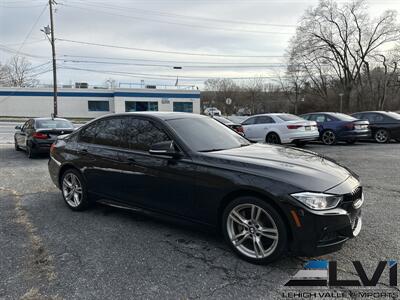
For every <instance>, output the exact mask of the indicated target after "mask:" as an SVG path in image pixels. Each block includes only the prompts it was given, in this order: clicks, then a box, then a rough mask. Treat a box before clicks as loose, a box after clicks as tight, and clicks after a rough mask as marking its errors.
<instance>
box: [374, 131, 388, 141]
mask: <svg viewBox="0 0 400 300" xmlns="http://www.w3.org/2000/svg"><path fill="white" fill-rule="evenodd" d="M374 138H375V141H377V142H378V143H380V144H384V143H387V142H389V140H390V134H389V132H388V131H387V130H386V129H378V130H377V131H376V132H375V135H374Z"/></svg>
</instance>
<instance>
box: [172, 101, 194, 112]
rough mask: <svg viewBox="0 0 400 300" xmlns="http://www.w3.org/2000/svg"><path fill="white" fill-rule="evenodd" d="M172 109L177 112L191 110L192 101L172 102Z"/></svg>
mask: <svg viewBox="0 0 400 300" xmlns="http://www.w3.org/2000/svg"><path fill="white" fill-rule="evenodd" d="M174 111H178V112H189V113H192V112H193V103H192V102H174Z"/></svg>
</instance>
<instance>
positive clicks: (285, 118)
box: [276, 114, 304, 121]
mask: <svg viewBox="0 0 400 300" xmlns="http://www.w3.org/2000/svg"><path fill="white" fill-rule="evenodd" d="M276 116H277V117H278V118H279V119H281V120H283V121H304V119H303V118H300V117H298V116H295V115H291V114H282V115H276Z"/></svg>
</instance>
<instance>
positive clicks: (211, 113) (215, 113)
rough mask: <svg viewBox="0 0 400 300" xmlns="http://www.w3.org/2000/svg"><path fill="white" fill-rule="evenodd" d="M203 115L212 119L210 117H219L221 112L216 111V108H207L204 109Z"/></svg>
mask: <svg viewBox="0 0 400 300" xmlns="http://www.w3.org/2000/svg"><path fill="white" fill-rule="evenodd" d="M204 114H205V115H206V116H210V117H212V116H219V117H220V116H221V114H222V113H221V111H220V110H219V109H218V108H216V107H208V108H206V109H205V110H204Z"/></svg>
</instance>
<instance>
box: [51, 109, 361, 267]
mask: <svg viewBox="0 0 400 300" xmlns="http://www.w3.org/2000/svg"><path fill="white" fill-rule="evenodd" d="M48 164H49V172H50V176H51V178H52V180H53V182H54V184H55V185H56V186H57V187H58V188H60V190H61V194H62V196H63V198H64V201H65V203H66V205H67V206H68V207H69V208H71V209H72V210H75V211H79V210H84V209H86V208H88V206H90V204H92V203H93V201H99V202H102V203H104V204H108V205H111V206H117V207H120V208H126V209H132V208H133V209H135V210H137V211H142V212H147V213H149V214H153V215H154V216H163V218H167V219H169V220H171V219H173V220H179V224H181V225H182V224H185V223H186V224H187V223H188V222H189V223H190V222H191V223H195V224H198V225H202V226H205V227H206V228H208V229H209V230H214V231H218V232H222V234H223V236H224V237H225V239H226V242H227V243H228V245H229V246H230V247H231V248H232V250H233V251H235V252H236V253H237V254H238V255H239V256H240V257H242V258H243V259H245V260H248V261H250V262H253V263H258V264H260V263H269V262H272V261H274V260H276V259H278V258H279V257H281V256H282V255H284V254H285V253H288V252H289V253H291V254H292V255H293V254H295V255H302V256H311V255H322V254H324V253H328V252H333V251H337V250H339V249H340V248H341V247H342V245H343V244H344V243H345V242H346V241H347V240H348V239H349V238H353V237H356V236H357V235H358V234H359V233H360V230H361V227H362V216H361V207H362V205H363V201H364V197H363V190H362V186H361V184H360V181H359V179H358V176H357V175H356V174H354V173H353V172H352V171H350V170H348V169H347V168H345V167H342V166H339V165H337V164H336V163H334V162H333V161H331V160H329V159H327V158H323V157H321V156H318V155H316V154H313V153H310V152H308V151H302V150H300V149H294V148H291V147H280V146H275V145H265V144H251V143H250V142H248V141H247V140H246V139H245V138H243V137H242V136H240V135H239V134H237V133H235V132H234V131H233V130H230V129H229V128H227V127H226V126H224V125H222V124H221V123H219V122H217V121H215V120H213V119H212V118H209V117H206V116H201V115H197V114H188V113H173V112H170V113H166V112H164V113H161V112H145V113H124V114H113V115H108V116H105V117H101V118H99V119H97V120H94V121H92V122H90V123H88V124H86V125H84V126H83V127H81V128H80V129H78V130H77V131H76V132H74V133H72V134H71V135H68V136H66V137H62V138H60V139H58V140H57V142H56V143H55V144H53V145H52V150H51V154H50V160H49V162H48ZM81 217H82V218H85V215H81ZM76 218H79V217H78V216H77V217H76ZM97 225H98V226H100V227H99V230H101V222H100V223H99V224H97ZM143 226H146V224H144V225H143ZM127 230H128V229H127ZM353 246H354V245H353Z"/></svg>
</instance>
